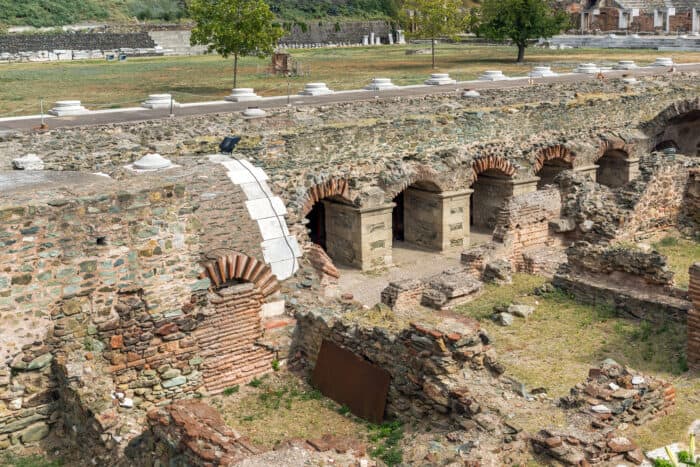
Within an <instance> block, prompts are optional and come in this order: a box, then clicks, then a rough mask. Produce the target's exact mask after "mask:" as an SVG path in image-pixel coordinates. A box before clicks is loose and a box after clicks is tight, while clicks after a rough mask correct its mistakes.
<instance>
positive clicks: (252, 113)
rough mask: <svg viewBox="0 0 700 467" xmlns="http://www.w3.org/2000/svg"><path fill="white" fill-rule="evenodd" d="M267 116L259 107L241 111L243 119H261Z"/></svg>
mask: <svg viewBox="0 0 700 467" xmlns="http://www.w3.org/2000/svg"><path fill="white" fill-rule="evenodd" d="M266 116H267V112H265V111H264V110H263V109H261V108H259V107H248V108H247V109H245V110H244V111H243V118H246V119H250V118H263V117H266Z"/></svg>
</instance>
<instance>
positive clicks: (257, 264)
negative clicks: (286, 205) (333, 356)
mask: <svg viewBox="0 0 700 467" xmlns="http://www.w3.org/2000/svg"><path fill="white" fill-rule="evenodd" d="M207 258H208V260H207V261H205V262H204V263H203V264H202V266H203V271H202V274H201V275H200V277H201V278H208V279H209V281H210V282H211V287H210V289H209V293H208V295H207V302H208V306H206V307H205V308H204V309H203V310H202V313H201V315H200V317H199V318H198V319H199V320H201V321H200V323H199V324H198V326H197V327H196V329H195V330H194V331H193V332H192V335H193V337H194V339H195V341H196V344H197V346H198V347H199V349H201V350H200V351H199V357H200V358H201V359H202V360H203V362H202V365H201V367H200V371H201V372H202V379H203V382H204V385H205V387H206V389H207V391H209V392H210V393H212V394H216V393H219V392H221V391H223V390H224V389H226V388H227V387H231V386H234V385H236V384H241V383H245V382H246V381H250V380H251V379H252V378H254V377H256V376H258V375H260V374H263V373H266V372H269V371H271V369H272V361H273V359H274V358H275V354H274V352H272V351H270V350H269V349H266V348H264V347H261V346H260V345H258V341H259V339H260V338H261V337H262V336H263V334H264V326H263V321H262V318H263V305H264V304H265V303H266V302H267V300H268V298H269V297H270V296H271V295H273V294H274V293H275V292H277V290H279V282H278V281H277V277H276V276H275V275H274V274H273V273H272V270H271V269H270V267H269V266H268V265H267V264H265V263H264V262H263V261H259V260H257V259H255V258H252V257H250V256H246V255H243V254H241V253H238V252H235V251H229V250H221V251H216V252H213V253H212V254H209V255H207Z"/></svg>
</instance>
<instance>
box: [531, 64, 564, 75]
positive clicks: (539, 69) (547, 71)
mask: <svg viewBox="0 0 700 467" xmlns="http://www.w3.org/2000/svg"><path fill="white" fill-rule="evenodd" d="M528 76H529V77H530V78H543V77H546V76H559V75H558V74H557V73H555V72H553V71H552V69H551V68H550V67H548V66H536V67H534V68H533V69H532V71H531V72H530V73H528Z"/></svg>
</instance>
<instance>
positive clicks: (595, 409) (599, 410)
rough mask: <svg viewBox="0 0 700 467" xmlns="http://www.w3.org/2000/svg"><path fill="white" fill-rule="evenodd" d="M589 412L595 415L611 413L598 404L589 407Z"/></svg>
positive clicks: (606, 407)
mask: <svg viewBox="0 0 700 467" xmlns="http://www.w3.org/2000/svg"><path fill="white" fill-rule="evenodd" d="M591 410H592V411H593V412H595V413H612V410H610V408H609V407H608V406H606V405H603V404H599V405H594V406H592V407H591Z"/></svg>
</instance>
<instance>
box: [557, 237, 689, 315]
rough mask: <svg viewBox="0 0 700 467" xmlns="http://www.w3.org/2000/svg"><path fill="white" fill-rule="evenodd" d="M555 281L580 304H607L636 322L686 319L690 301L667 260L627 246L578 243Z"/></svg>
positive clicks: (571, 250)
mask: <svg viewBox="0 0 700 467" xmlns="http://www.w3.org/2000/svg"><path fill="white" fill-rule="evenodd" d="M567 259H568V263H567V264H563V265H562V266H561V267H560V268H559V270H558V271H557V273H556V274H555V276H554V279H553V281H552V283H553V284H554V285H555V286H557V287H559V288H561V289H563V290H565V291H567V292H568V293H570V294H573V295H574V296H575V297H576V299H577V300H579V301H582V302H583V303H588V304H592V305H605V306H609V307H611V308H614V309H617V310H620V311H623V312H625V313H628V314H630V315H632V316H634V317H636V318H640V319H648V320H651V321H655V322H663V321H664V320H666V319H669V318H670V319H674V320H677V321H681V322H683V321H685V319H686V315H687V313H688V310H689V309H690V303H689V302H688V300H687V296H686V294H685V293H684V292H683V291H681V290H678V289H675V288H674V287H673V286H672V285H673V272H671V271H670V270H669V269H668V267H667V265H666V258H665V257H664V256H662V255H660V254H659V253H658V252H656V251H651V252H644V251H642V250H639V249H636V248H634V247H631V248H630V247H626V246H624V245H607V244H597V245H591V244H590V243H587V242H576V243H574V244H573V245H571V246H570V247H569V248H568V249H567Z"/></svg>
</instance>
